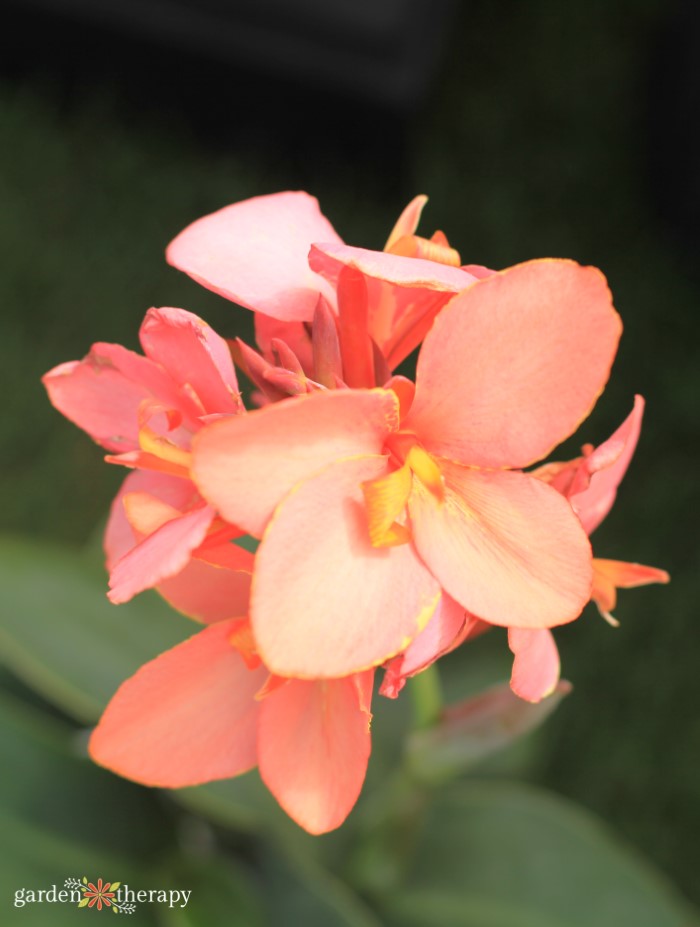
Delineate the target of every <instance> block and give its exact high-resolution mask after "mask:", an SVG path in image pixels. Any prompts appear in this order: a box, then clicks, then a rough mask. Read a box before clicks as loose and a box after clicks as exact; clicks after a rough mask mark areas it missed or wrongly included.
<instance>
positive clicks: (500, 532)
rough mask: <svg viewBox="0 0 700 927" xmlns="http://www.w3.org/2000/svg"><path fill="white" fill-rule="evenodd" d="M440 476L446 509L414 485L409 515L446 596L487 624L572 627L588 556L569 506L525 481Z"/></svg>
mask: <svg viewBox="0 0 700 927" xmlns="http://www.w3.org/2000/svg"><path fill="white" fill-rule="evenodd" d="M440 468H441V470H442V473H443V476H444V478H445V487H446V489H445V500H444V502H443V503H440V502H439V501H438V500H437V499H436V497H435V496H434V495H433V494H432V493H431V492H429V491H428V490H427V489H425V488H424V487H423V486H422V485H421V483H420V482H419V481H414V489H413V493H412V495H411V499H410V501H409V512H410V515H411V527H412V533H413V537H414V542H415V545H416V547H417V549H418V552H419V554H420V556H421V558H422V559H423V560H424V562H425V563H426V564H427V566H428V567H429V569H430V570H431V571H432V573H433V574H434V575H435V576H436V577H437V578H438V580H439V581H440V583H441V584H442V586H443V587H444V588H445V589H446V590H447V592H448V593H449V594H450V595H451V596H452V597H453V598H455V599H456V600H457V601H458V602H459V603H460V604H461V605H463V606H464V608H466V609H467V611H469V612H471V613H472V614H473V615H476V616H478V617H479V618H481V619H482V620H483V621H487V622H489V623H490V624H496V625H501V626H505V627H512V626H517V627H523V628H528V627H529V628H546V627H553V626H555V625H558V624H564V623H566V622H568V621H573V619H574V618H576V617H577V616H578V615H579V613H580V612H581V609H582V608H583V606H584V605H585V604H586V602H587V601H588V599H589V598H590V591H591V579H592V567H591V549H590V544H589V542H588V538H587V537H586V535H585V533H584V531H583V529H582V528H581V524H580V522H579V521H578V519H577V518H576V516H575V515H574V513H573V511H572V509H571V506H570V505H569V504H568V502H567V501H566V499H564V497H563V496H561V495H560V494H559V493H557V492H556V491H555V490H553V489H551V488H550V487H549V486H547V485H545V484H544V483H542V482H540V481H539V480H536V479H533V478H532V477H530V476H528V475H527V474H524V473H511V472H507V471H491V472H483V471H479V470H471V469H469V468H466V467H460V466H458V465H457V464H453V463H450V462H448V461H444V460H443V461H440Z"/></svg>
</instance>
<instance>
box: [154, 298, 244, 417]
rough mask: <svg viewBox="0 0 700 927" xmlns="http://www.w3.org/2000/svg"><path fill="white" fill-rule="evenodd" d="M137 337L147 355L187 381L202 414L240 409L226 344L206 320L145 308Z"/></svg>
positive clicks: (179, 379) (181, 381)
mask: <svg viewBox="0 0 700 927" xmlns="http://www.w3.org/2000/svg"><path fill="white" fill-rule="evenodd" d="M140 338H141V345H142V347H143V350H144V352H145V353H146V356H147V357H149V358H150V359H151V360H153V361H155V362H156V363H158V364H160V365H161V366H163V367H164V368H165V369H166V370H167V371H168V373H169V374H170V376H171V377H172V378H173V380H174V381H175V382H176V383H178V384H180V385H183V384H185V383H189V384H190V386H191V387H192V389H193V390H194V392H195V393H196V395H197V397H198V399H199V400H200V402H201V403H202V406H203V409H204V412H205V413H213V412H216V413H222V412H228V413H235V412H240V411H241V410H242V408H243V406H242V403H241V398H240V395H239V390H238V382H237V380H236V374H235V371H234V369H233V362H232V361H231V354H230V352H229V349H228V345H227V344H226V342H225V341H224V339H223V338H222V337H221V336H220V335H217V334H216V332H215V331H214V330H213V329H212V328H210V327H209V326H208V325H207V324H206V322H203V321H202V320H201V319H200V318H198V317H197V316H196V315H194V314H193V313H191V312H186V311H185V310H184V309H170V308H164V309H149V311H148V312H147V313H146V318H145V319H144V321H143V324H142V326H141V332H140Z"/></svg>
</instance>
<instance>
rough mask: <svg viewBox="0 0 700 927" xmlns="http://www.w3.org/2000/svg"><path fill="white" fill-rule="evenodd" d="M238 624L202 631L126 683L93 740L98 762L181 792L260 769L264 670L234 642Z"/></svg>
mask: <svg viewBox="0 0 700 927" xmlns="http://www.w3.org/2000/svg"><path fill="white" fill-rule="evenodd" d="M235 625H236V622H234V621H222V622H219V623H217V624H214V625H211V626H210V627H208V628H205V629H204V630H203V631H200V632H199V634H196V635H195V636H194V637H191V638H189V639H188V640H186V641H184V642H183V643H181V644H178V645H177V646H176V647H173V648H172V650H168V651H166V652H165V653H163V654H161V655H160V656H159V657H156V659H155V660H151V662H150V663H146V664H145V666H142V667H141V669H140V670H139V671H138V672H137V673H136V674H135V675H134V676H132V677H131V679H127V681H126V682H125V683H123V684H122V685H121V686H120V688H119V689H118V690H117V692H116V694H115V695H114V697H113V698H112V700H111V702H110V703H109V705H108V706H107V709H106V710H105V713H104V714H103V715H102V719H101V720H100V723H99V724H98V725H97V727H96V728H95V731H94V732H93V735H92V737H91V739H90V754H91V756H92V758H93V759H94V760H95V762H97V763H100V765H102V766H106V767H107V768H108V769H111V770H113V771H114V772H117V773H119V775H121V776H126V777H127V778H128V779H134V780H136V781H137V782H142V783H144V784H145V785H155V786H162V787H165V788H182V787H183V786H188V785H198V784H199V783H202V782H210V781H211V780H212V779H223V778H226V777H228V776H237V775H239V773H242V772H245V771H246V770H248V769H250V768H251V767H253V766H254V765H255V762H256V723H257V715H258V703H257V702H256V701H255V698H254V696H255V693H256V692H257V690H258V689H259V688H260V686H261V685H262V684H263V682H264V681H265V678H266V676H267V671H266V670H265V669H263V668H260V669H258V670H254V671H251V670H249V669H248V667H247V666H246V664H245V663H244V661H243V659H242V658H241V657H240V655H239V654H238V652H237V651H236V650H235V649H234V648H233V646H232V645H231V643H230V642H229V636H230V634H231V633H232V631H233V630H234V628H235Z"/></svg>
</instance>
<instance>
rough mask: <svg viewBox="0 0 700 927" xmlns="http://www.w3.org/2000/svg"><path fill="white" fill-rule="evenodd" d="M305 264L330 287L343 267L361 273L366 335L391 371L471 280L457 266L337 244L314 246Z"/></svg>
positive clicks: (470, 277) (472, 280)
mask: <svg viewBox="0 0 700 927" xmlns="http://www.w3.org/2000/svg"><path fill="white" fill-rule="evenodd" d="M309 263H310V265H311V267H312V268H313V269H314V270H316V271H318V273H319V274H321V275H322V276H323V277H325V278H326V279H327V280H329V281H330V282H331V283H332V284H333V286H334V287H335V286H337V284H338V278H339V276H340V272H341V270H342V269H343V267H352V268H355V269H356V270H359V271H360V272H361V273H362V274H363V276H364V277H365V281H366V284H367V293H368V300H369V334H370V335H371V336H372V338H373V339H374V341H375V343H376V344H377V345H378V347H379V348H380V350H381V351H382V353H383V355H384V357H385V358H386V360H387V362H388V364H389V367H390V368H391V369H394V368H395V367H396V366H397V364H399V363H400V362H401V361H402V360H403V359H404V358H405V357H407V356H408V355H409V354H410V353H411V351H412V350H413V349H414V348H415V347H417V346H418V345H419V344H420V342H421V340H422V338H423V337H424V336H425V334H426V332H427V331H428V329H429V328H430V326H431V325H432V323H433V319H434V318H435V316H436V315H437V313H438V312H439V311H440V310H441V309H442V307H443V306H444V305H445V303H447V301H448V300H449V299H450V298H451V297H452V296H453V295H454V294H455V293H458V292H459V291H460V290H463V289H464V288H465V287H467V286H469V285H470V284H471V283H473V282H474V280H475V279H476V278H475V277H472V276H471V274H468V273H466V272H465V271H463V270H460V268H458V267H449V266H448V265H446V264H438V263H437V262H435V261H427V260H423V259H421V258H410V257H402V256H400V255H394V254H386V253H384V252H381V251H367V250H365V249H364V248H352V247H350V246H349V245H342V244H341V245H333V244H318V245H314V247H313V248H312V249H311V252H310V254H309Z"/></svg>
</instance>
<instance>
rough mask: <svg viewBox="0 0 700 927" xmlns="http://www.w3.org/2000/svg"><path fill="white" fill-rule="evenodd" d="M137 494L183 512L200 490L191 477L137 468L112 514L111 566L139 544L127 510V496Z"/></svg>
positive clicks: (106, 541) (107, 547)
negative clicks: (152, 498)
mask: <svg viewBox="0 0 700 927" xmlns="http://www.w3.org/2000/svg"><path fill="white" fill-rule="evenodd" d="M133 493H148V494H149V495H150V496H154V497H155V498H156V499H160V500H161V501H162V502H165V503H167V504H168V505H169V506H172V507H173V508H175V509H178V510H179V511H180V512H186V511H188V510H189V509H191V508H192V506H193V504H194V503H195V501H196V500H197V499H198V498H199V493H198V492H197V489H196V487H195V485H194V483H191V482H190V481H189V480H183V479H179V478H178V477H175V476H169V475H168V474H165V473H158V472H155V471H153V470H134V471H133V472H132V473H130V474H129V475H128V476H127V477H126V479H125V480H124V482H123V483H122V485H121V488H120V490H119V492H118V493H117V495H116V497H115V499H114V501H113V503H112V507H111V509H110V513H109V520H108V521H107V528H106V530H105V537H104V549H105V554H106V555H107V569H108V570H110V571H111V570H112V569H113V567H114V566H115V564H116V562H117V561H118V560H119V559H120V558H121V557H123V556H124V555H125V554H127V553H128V552H129V551H130V550H131V549H132V548H133V547H135V546H136V544H137V543H138V541H139V540H140V538H138V537H137V535H136V532H135V531H134V528H133V527H132V525H131V524H130V523H129V521H128V519H127V517H126V511H125V509H124V498H125V497H126V496H127V495H131V494H133Z"/></svg>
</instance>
